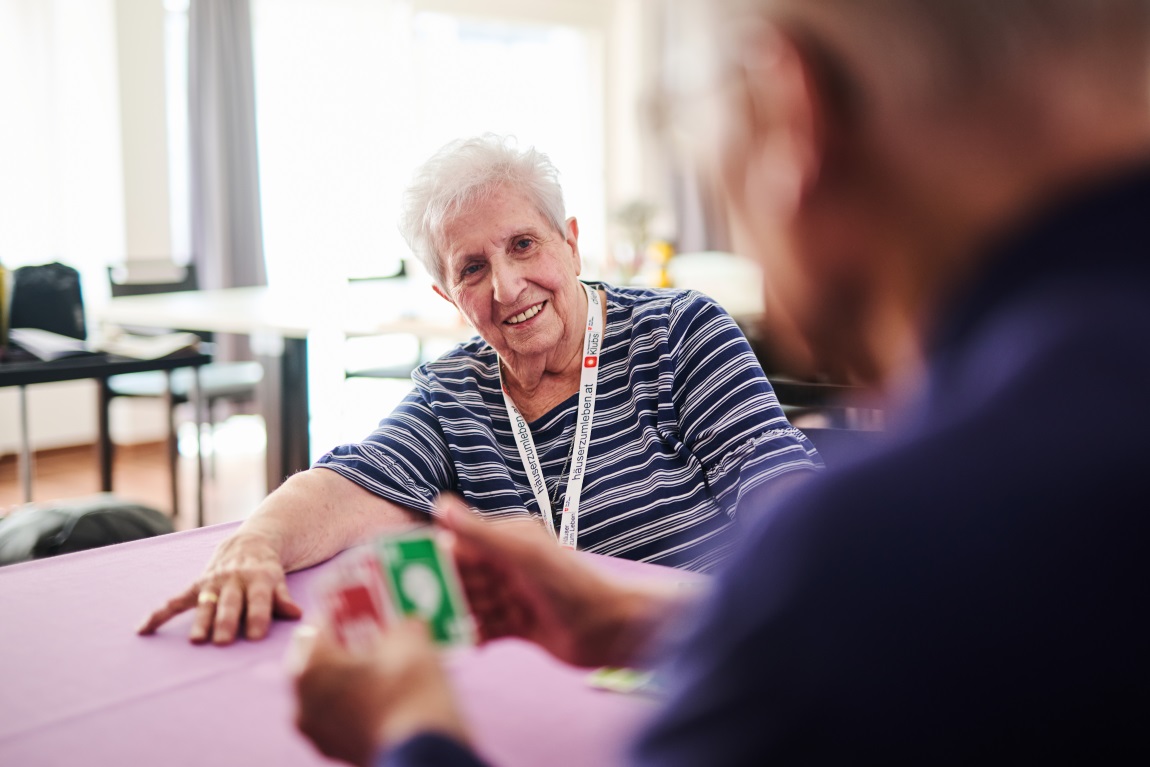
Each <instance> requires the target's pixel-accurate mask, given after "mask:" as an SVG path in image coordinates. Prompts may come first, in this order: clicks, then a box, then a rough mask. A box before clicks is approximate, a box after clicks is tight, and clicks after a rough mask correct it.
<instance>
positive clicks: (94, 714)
mask: <svg viewBox="0 0 1150 767" xmlns="http://www.w3.org/2000/svg"><path fill="white" fill-rule="evenodd" d="M237 524H238V523H230V524H225V525H215V526H212V527H205V528H200V529H197V530H191V531H188V532H183V533H173V534H171V535H164V536H160V537H157V538H149V539H146V540H143V541H134V542H132V543H125V544H120V545H117V546H109V547H106V548H102V549H93V550H91V551H84V552H80V553H78V554H69V555H66V556H62V557H56V558H53V559H44V560H39V561H36V562H29V563H26V564H19V565H10V566H8V567H3V568H0V594H2V595H3V604H4V619H3V622H2V623H0V679H3V680H4V682H3V684H0V764H5V765H31V764H36V765H61V766H62V767H63V766H66V767H74V766H75V765H84V767H103V766H104V765H107V766H109V767H112V766H113V765H114V766H115V767H121V765H138V764H163V765H165V766H166V767H180V765H189V766H193V765H194V766H195V767H200V765H245V766H246V765H261V764H267V765H276V766H277V767H293V765H300V766H303V765H316V766H317V767H318V766H319V765H330V764H331V763H330V762H328V761H326V760H324V759H323V758H322V757H321V756H320V755H319V754H318V753H316V752H315V751H314V750H313V749H312V747H311V745H310V744H309V743H307V741H306V740H304V738H303V737H302V736H301V735H299V734H298V733H297V732H296V731H295V729H294V726H293V723H292V720H293V712H294V702H293V697H292V690H291V683H290V680H289V678H288V676H287V674H286V672H285V667H284V656H285V653H286V650H287V647H288V643H289V640H290V636H291V632H292V629H293V626H294V625H295V624H292V623H284V622H278V621H277V622H275V623H274V624H273V626H272V630H271V633H270V634H269V636H268V638H267V639H265V640H263V641H261V642H246V641H240V642H238V643H236V644H235V645H233V646H230V647H224V648H218V647H212V646H206V647H197V646H193V645H191V644H190V643H189V642H188V640H187V633H188V629H189V628H190V626H191V616H190V614H188V613H185V614H184V615H182V616H179V617H178V618H176V619H174V620H173V621H172V622H171V623H170V624H169V625H167V626H164V627H163V628H161V629H160V632H159V633H158V634H157V635H155V636H152V637H138V636H136V635H135V633H134V627H135V626H136V624H137V623H138V622H139V621H140V620H141V619H142V618H143V617H144V615H145V614H147V613H148V612H149V611H150V610H151V609H153V608H154V607H156V606H158V605H159V604H160V603H161V602H162V601H163V600H165V599H167V598H169V597H170V596H171V595H172V594H174V593H176V592H177V591H178V590H180V589H182V588H184V587H186V586H187V584H188V583H190V582H191V581H192V579H193V578H195V577H196V575H197V574H198V573H199V572H200V570H201V568H202V567H203V565H204V562H205V561H206V560H207V557H208V555H209V553H210V552H211V551H212V549H213V548H214V547H215V545H216V544H217V543H218V542H219V541H220V540H222V539H223V538H224V537H225V536H227V535H228V534H230V533H231V532H232V531H233V530H234V529H235V527H236V525H237ZM586 556H594V555H586ZM595 560H596V561H597V562H599V563H601V565H602V566H604V567H606V568H609V569H612V570H617V571H619V572H620V573H621V574H622V575H624V576H626V575H627V574H628V573H629V572H633V573H634V574H635V575H636V577H668V578H677V577H680V576H682V574H681V573H678V572H677V571H674V570H669V569H666V568H661V567H657V566H653V565H641V564H638V563H635V562H628V561H625V560H614V559H607V558H605V557H595ZM326 566H327V565H319V566H317V567H314V568H311V569H309V570H305V571H302V572H298V573H293V574H291V575H289V576H288V585H289V587H290V589H291V592H292V595H293V596H294V597H295V598H296V599H297V600H298V601H299V602H300V604H301V605H302V606H303V608H304V610H305V616H306V614H307V611H308V610H309V609H310V608H311V600H310V587H311V584H312V583H313V582H314V580H315V578H316V577H318V576H319V574H320V573H321V572H322V571H323V570H324V569H325V567H326ZM446 661H447V662H446V665H447V668H448V672H449V675H450V678H451V680H452V685H453V687H454V689H455V691H456V694H457V697H458V699H459V701H460V703H461V706H462V709H463V713H464V716H465V718H466V719H467V723H468V726H469V729H470V731H471V733H472V735H473V737H474V739H475V742H476V746H477V747H478V749H479V750H480V751H481V752H482V753H483V754H484V755H485V756H486V757H488V758H489V759H490V760H491V762H492V764H495V765H499V766H500V767H517V766H522V767H539V766H540V765H547V766H548V767H566V766H568V765H569V766H570V767H576V766H578V767H585V766H586V765H595V766H596V767H610V765H615V764H621V763H623V762H624V761H625V759H624V754H625V750H626V748H627V744H628V742H629V741H630V738H631V735H632V733H633V732H635V730H636V729H638V728H639V726H640V725H641V724H642V722H643V721H644V720H645V719H646V718H647V717H648V716H649V715H650V714H651V713H652V712H653V710H654V703H653V701H652V700H650V699H648V698H644V697H639V696H628V695H620V694H618V693H612V692H605V691H602V690H595V689H592V688H591V687H589V686H588V685H587V683H586V679H587V671H586V670H584V669H576V668H572V667H570V666H566V665H563V664H561V663H559V662H558V661H556V660H554V659H552V658H551V657H550V656H548V655H547V654H546V653H544V652H543V651H542V650H540V649H539V648H537V647H535V646H533V645H529V644H527V643H525V642H521V641H518V640H501V641H498V642H495V643H492V644H490V645H487V646H485V647H481V648H466V649H462V650H456V651H451V654H450V655H449V656H448V657H447V659H446Z"/></svg>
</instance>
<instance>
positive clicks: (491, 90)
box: [253, 0, 606, 287]
mask: <svg viewBox="0 0 1150 767" xmlns="http://www.w3.org/2000/svg"><path fill="white" fill-rule="evenodd" d="M475 5H479V6H482V5H483V4H480V3H476V4H475ZM253 28H254V35H255V73H256V101H257V121H258V136H259V146H260V185H261V192H260V193H261V198H262V200H261V201H262V212H263V227H264V243H265V253H266V258H267V264H268V278H269V281H271V282H272V283H273V284H276V285H300V286H302V285H310V286H312V287H314V286H315V285H316V284H317V281H324V280H328V281H330V280H343V279H346V278H347V277H349V276H365V275H372V274H376V275H378V274H386V273H388V272H389V271H393V270H394V269H396V268H397V266H398V262H399V259H400V258H402V257H405V256H406V254H407V252H408V249H407V246H406V244H405V243H404V242H403V240H402V238H401V237H400V236H399V233H398V231H397V228H396V225H397V220H398V218H399V206H400V199H401V195H402V192H403V189H404V187H405V186H406V184H407V182H408V180H409V179H410V177H411V174H412V172H413V171H414V169H415V167H416V166H417V165H418V163H420V162H422V160H424V159H425V158H426V157H428V156H429V155H430V154H431V153H432V152H434V151H435V150H436V149H438V148H439V147H440V146H442V145H443V144H444V143H446V142H448V141H450V140H452V139H455V138H459V137H461V136H466V135H473V134H476V133H483V132H487V131H491V132H495V133H511V134H514V135H515V136H516V137H517V138H518V139H519V141H520V142H521V143H523V144H533V145H535V146H537V147H538V148H539V149H541V150H543V151H545V152H547V153H548V154H549V155H550V156H551V159H552V160H553V161H554V163H555V164H556V166H557V167H558V168H559V170H560V172H561V174H562V176H561V182H562V184H563V188H564V192H565V196H566V202H567V211H568V215H576V216H578V218H579V220H580V228H581V234H582V237H581V243H582V246H583V248H582V249H583V252H584V258H585V259H586V260H587V261H588V270H589V271H590V272H592V273H593V272H594V263H595V262H596V261H597V260H598V259H600V258H601V257H602V253H603V252H604V242H605V240H606V234H605V231H604V230H605V223H604V219H605V214H604V208H605V203H604V189H603V177H604V169H603V116H602V100H603V97H602V86H601V82H600V76H599V73H600V72H601V71H602V47H603V46H602V41H601V31H599V30H596V29H594V28H591V27H588V26H579V25H570V24H564V23H548V22H546V21H539V20H524V19H517V18H515V17H513V16H512V17H491V16H487V17H475V18H471V17H467V16H461V15H457V14H452V13H444V12H430V11H420V12H417V11H415V10H413V8H412V6H411V4H410V3H404V2H397V1H396V0H391V1H390V2H389V1H387V0H339V1H338V2H333V1H332V0H254V2H253Z"/></svg>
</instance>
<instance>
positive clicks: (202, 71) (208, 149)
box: [188, 0, 267, 360]
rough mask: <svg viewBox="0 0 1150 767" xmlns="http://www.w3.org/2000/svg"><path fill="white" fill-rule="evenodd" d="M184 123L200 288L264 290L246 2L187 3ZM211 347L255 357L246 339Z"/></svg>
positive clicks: (221, 354)
mask: <svg viewBox="0 0 1150 767" xmlns="http://www.w3.org/2000/svg"><path fill="white" fill-rule="evenodd" d="M188 121H189V123H190V124H189V126H188V133H189V142H190V144H191V146H190V157H191V169H190V171H191V206H192V211H191V215H192V260H193V261H194V262H195V264H196V271H197V272H198V274H199V286H200V287H201V288H238V287H250V286H255V285H266V284H267V269H266V267H265V264H264V241H263V228H262V224H261V220H260V173H259V157H258V153H257V150H256V94H255V74H254V71H253V63H252V20H251V7H250V5H249V3H248V0H192V1H191V4H190V5H189V8H188ZM215 347H216V348H215V357H216V359H219V360H243V359H251V358H252V353H251V348H250V344H249V343H248V339H247V338H246V337H237V336H218V337H217V338H216V344H215Z"/></svg>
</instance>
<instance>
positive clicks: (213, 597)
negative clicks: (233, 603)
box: [196, 591, 220, 605]
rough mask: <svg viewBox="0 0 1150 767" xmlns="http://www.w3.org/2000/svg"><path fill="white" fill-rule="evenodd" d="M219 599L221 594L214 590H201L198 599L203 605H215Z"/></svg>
mask: <svg viewBox="0 0 1150 767" xmlns="http://www.w3.org/2000/svg"><path fill="white" fill-rule="evenodd" d="M219 601H220V595H219V594H217V593H216V592H214V591H201V592H200V597H199V599H197V600H196V602H197V603H199V604H201V605H214V604H215V603H216V602H219Z"/></svg>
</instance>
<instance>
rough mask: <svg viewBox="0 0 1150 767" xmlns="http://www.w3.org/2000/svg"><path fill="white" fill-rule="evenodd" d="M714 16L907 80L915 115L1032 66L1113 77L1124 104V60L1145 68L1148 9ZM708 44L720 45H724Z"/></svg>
mask: <svg viewBox="0 0 1150 767" xmlns="http://www.w3.org/2000/svg"><path fill="white" fill-rule="evenodd" d="M712 7H713V8H715V10H716V11H717V12H718V14H719V15H721V16H722V17H725V18H727V19H731V20H732V21H733V23H732V28H733V29H736V30H738V31H741V32H744V33H745V32H746V31H747V29H748V28H747V26H746V25H744V24H743V22H742V21H741V20H739V19H740V16H741V14H739V13H738V12H739V11H743V12H750V13H758V14H765V15H766V16H767V17H768V18H770V19H772V20H773V21H775V22H776V23H778V24H780V25H781V26H782V27H783V28H786V29H788V30H790V31H792V32H796V31H797V34H796V37H797V38H799V39H800V40H803V39H808V40H810V37H809V34H803V33H804V32H807V33H810V34H814V35H815V36H816V37H817V38H819V39H821V41H822V42H823V43H825V44H826V46H827V47H826V49H820V50H817V51H815V54H816V57H817V58H822V57H821V56H819V55H818V54H820V53H822V54H825V53H826V52H827V51H828V50H832V49H833V50H835V51H838V52H840V53H842V54H844V55H845V56H846V57H848V58H849V61H842V62H839V63H840V64H843V65H849V66H847V67H846V70H847V71H851V70H853V69H854V65H857V64H859V63H862V62H872V63H873V64H875V65H877V67H876V68H887V69H891V70H896V71H898V72H899V73H900V74H901V75H902V76H903V77H904V78H906V77H910V78H912V81H913V83H914V84H912V85H911V87H910V88H909V89H908V88H906V87H905V86H906V84H907V82H906V80H905V79H904V81H903V85H904V88H903V89H902V93H903V95H904V96H907V95H911V96H912V97H917V98H918V99H919V103H918V104H916V105H915V106H923V105H925V104H930V103H937V102H941V101H944V100H946V101H949V100H952V99H953V98H954V97H955V96H958V95H970V94H972V93H974V92H977V91H980V90H982V89H983V88H985V87H986V86H987V85H988V84H995V83H1000V84H1005V85H1007V86H1010V85H1013V84H1017V83H1015V82H1011V79H1012V78H1013V77H1014V76H1017V75H1018V74H1019V73H1032V72H1033V69H1034V66H1035V65H1036V64H1038V65H1043V66H1048V65H1054V66H1055V67H1056V71H1062V70H1063V69H1064V68H1067V69H1069V68H1071V67H1073V69H1074V70H1075V71H1080V72H1081V71H1083V68H1084V67H1085V70H1086V71H1095V72H1107V73H1110V74H1117V75H1120V76H1119V77H1116V78H1113V79H1108V82H1109V84H1110V85H1111V86H1113V87H1114V88H1115V89H1119V90H1122V91H1124V92H1126V93H1127V94H1129V92H1130V89H1131V88H1132V87H1133V86H1132V83H1137V82H1138V81H1139V79H1140V78H1138V77H1137V75H1138V74H1140V72H1138V71H1130V69H1129V67H1130V65H1131V64H1132V63H1133V64H1137V63H1138V62H1132V60H1131V56H1134V57H1138V56H1141V57H1142V59H1143V61H1142V62H1141V63H1142V64H1143V66H1142V67H1141V70H1142V72H1145V71H1146V69H1147V67H1150V61H1147V60H1146V50H1147V47H1148V45H1150V0H881V1H875V0H722V2H718V3H714V5H713V6H712ZM732 12H734V13H732ZM720 23H721V22H720ZM792 25H794V26H797V27H798V30H795V29H793V27H792ZM738 31H737V32H736V34H737V33H738ZM713 39H714V40H715V41H716V42H718V43H720V44H724V43H723V39H724V36H720V37H718V38H713ZM726 39H727V40H729V35H728V36H726ZM812 42H813V41H812ZM824 63H832V62H826V61H824ZM838 74H840V75H842V76H844V77H847V78H848V79H849V77H848V76H847V73H846V71H844V72H840V73H838ZM1131 75H1133V76H1131ZM1075 84H1076V83H1073V82H1072V83H1068V85H1071V86H1073V85H1075ZM915 85H917V87H915ZM1095 85H1096V84H1095V83H1092V87H1094V86H1095ZM1138 96H1140V97H1142V96H1144V94H1141V93H1140V94H1138Z"/></svg>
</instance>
